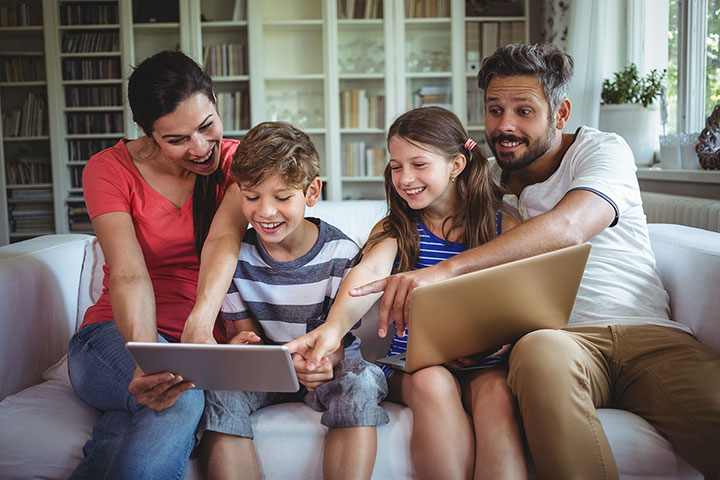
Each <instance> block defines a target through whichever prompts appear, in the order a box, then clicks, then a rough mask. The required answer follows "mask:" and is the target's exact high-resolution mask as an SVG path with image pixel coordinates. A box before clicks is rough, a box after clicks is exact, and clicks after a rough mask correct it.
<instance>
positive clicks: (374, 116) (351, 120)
mask: <svg viewBox="0 0 720 480" xmlns="http://www.w3.org/2000/svg"><path fill="white" fill-rule="evenodd" d="M384 127H385V96H384V95H368V93H367V91H366V90H364V89H355V90H343V91H341V92H340V128H379V129H383V128H384Z"/></svg>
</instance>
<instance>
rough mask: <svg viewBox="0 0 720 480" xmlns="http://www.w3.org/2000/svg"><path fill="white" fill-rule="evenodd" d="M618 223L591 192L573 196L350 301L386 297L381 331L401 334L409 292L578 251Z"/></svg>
mask: <svg viewBox="0 0 720 480" xmlns="http://www.w3.org/2000/svg"><path fill="white" fill-rule="evenodd" d="M614 219H615V209H614V208H613V207H612V205H610V203H609V202H608V201H607V200H605V199H603V198H602V197H600V196H599V195H597V194H595V193H592V192H589V191H587V190H573V191H570V192H568V193H567V194H566V195H565V196H564V197H563V198H562V200H560V202H558V204H557V205H556V206H555V207H554V208H553V209H552V210H550V211H548V212H546V213H544V214H542V215H538V216H537V217H533V218H531V219H529V220H527V221H526V222H524V223H521V224H520V225H518V226H516V227H515V228H513V229H512V230H510V231H509V232H507V233H504V234H502V235H500V236H499V237H497V238H495V239H493V240H492V241H490V242H487V243H485V244H484V245H481V246H479V247H476V248H473V249H471V250H467V251H465V252H463V253H461V254H458V255H456V256H454V257H452V258H450V259H448V260H444V261H442V262H440V263H438V264H436V265H434V266H432V267H428V268H423V269H420V270H413V271H409V272H404V273H400V274H396V275H391V276H389V277H387V278H384V279H381V280H378V281H375V282H372V283H369V284H366V285H363V286H362V287H359V288H355V289H353V290H351V291H350V295H353V296H364V295H369V294H373V293H377V292H381V291H384V292H385V293H384V295H383V298H382V301H381V302H380V327H379V328H380V330H383V329H385V330H387V327H388V325H389V324H390V322H392V321H393V320H394V321H395V324H396V328H397V329H398V330H399V331H402V330H403V329H404V328H405V322H406V319H407V318H408V316H409V312H410V292H412V291H413V290H414V289H415V288H417V287H419V286H421V285H427V284H430V283H435V282H438V281H440V280H444V279H446V278H451V277H456V276H458V275H461V274H463V273H468V272H474V271H476V270H482V269H484V268H488V267H493V266H495V265H500V264H503V263H507V262H511V261H514V260H519V259H521V258H526V257H530V256H533V255H539V254H541V253H545V252H550V251H553V250H557V249H559V248H563V247H567V246H571V245H578V244H580V243H583V242H586V241H588V240H589V239H591V238H592V237H594V236H595V235H597V234H598V233H600V232H602V231H603V230H605V229H606V228H608V226H609V225H611V224H612V222H613V221H614Z"/></svg>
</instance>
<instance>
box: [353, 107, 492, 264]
mask: <svg viewBox="0 0 720 480" xmlns="http://www.w3.org/2000/svg"><path fill="white" fill-rule="evenodd" d="M396 135H397V136H398V137H400V138H402V139H404V140H407V141H408V142H410V143H412V144H413V145H415V146H417V147H419V148H422V149H423V150H427V151H430V152H433V153H436V154H439V155H442V156H443V157H445V158H446V159H447V160H448V161H451V160H452V159H453V158H455V157H457V156H458V155H464V156H465V158H466V159H467V164H466V165H465V169H464V170H463V171H462V172H461V173H460V174H459V175H458V176H457V177H456V179H455V185H456V187H455V188H456V192H457V209H458V210H457V212H456V213H455V214H454V215H452V216H451V217H448V218H447V219H445V221H444V222H443V225H442V234H443V236H444V237H445V238H446V239H447V238H449V235H450V233H451V232H452V231H453V230H456V229H462V230H463V237H462V238H463V245H465V247H466V248H474V247H477V246H478V245H482V244H483V243H485V242H487V241H488V240H490V239H492V238H495V234H496V225H495V224H496V222H495V212H497V211H498V210H499V209H500V207H501V205H502V192H501V190H500V187H499V186H498V185H497V183H496V182H494V181H493V180H492V179H491V178H490V174H489V168H488V166H489V165H488V160H487V158H485V156H484V155H483V154H482V152H481V151H480V148H479V147H477V146H475V147H474V148H472V149H470V150H468V149H467V148H466V147H465V142H466V141H467V139H468V134H467V132H465V129H464V128H463V126H462V124H461V123H460V120H459V119H458V118H457V116H456V115H455V114H454V113H452V112H450V111H449V110H446V109H444V108H440V107H424V108H416V109H415V110H410V111H409V112H406V113H404V114H403V115H401V116H400V117H399V118H398V119H397V120H395V122H394V123H393V124H392V125H391V126H390V130H389V131H388V142H389V141H390V139H391V138H393V137H394V136H396ZM385 194H386V196H387V203H388V217H387V219H386V220H385V223H384V225H383V231H382V232H378V233H376V234H375V235H373V236H371V237H370V238H369V239H368V241H367V242H366V243H365V245H364V246H363V252H366V251H368V250H369V249H370V248H371V247H372V246H373V245H374V244H376V243H378V242H380V241H382V240H384V239H386V238H395V239H396V240H397V242H398V267H397V271H398V272H404V271H406V270H410V269H411V268H412V267H413V266H414V265H415V264H416V263H417V260H418V257H419V255H420V238H419V236H418V231H417V226H416V225H417V223H418V222H419V221H420V220H421V215H422V211H421V210H413V209H411V208H410V206H409V205H408V204H407V202H406V201H405V200H404V199H403V198H402V197H400V195H398V193H397V192H396V191H395V187H394V186H393V182H392V172H391V170H390V165H388V166H387V167H385Z"/></svg>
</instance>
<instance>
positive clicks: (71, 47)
mask: <svg viewBox="0 0 720 480" xmlns="http://www.w3.org/2000/svg"><path fill="white" fill-rule="evenodd" d="M61 48H62V52H63V53H94V52H117V51H118V50H119V49H120V35H119V33H118V32H117V31H93V32H63V36H62V47H61Z"/></svg>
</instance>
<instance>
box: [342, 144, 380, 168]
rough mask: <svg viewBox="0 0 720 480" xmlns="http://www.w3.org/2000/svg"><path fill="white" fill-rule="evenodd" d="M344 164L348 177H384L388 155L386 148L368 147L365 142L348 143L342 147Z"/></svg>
mask: <svg viewBox="0 0 720 480" xmlns="http://www.w3.org/2000/svg"><path fill="white" fill-rule="evenodd" d="M342 162H343V175H344V176H346V177H365V176H368V177H376V176H382V174H383V172H384V171H385V165H386V164H387V153H386V151H385V149H384V148H375V147H368V146H367V145H366V144H365V142H348V143H343V146H342Z"/></svg>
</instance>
